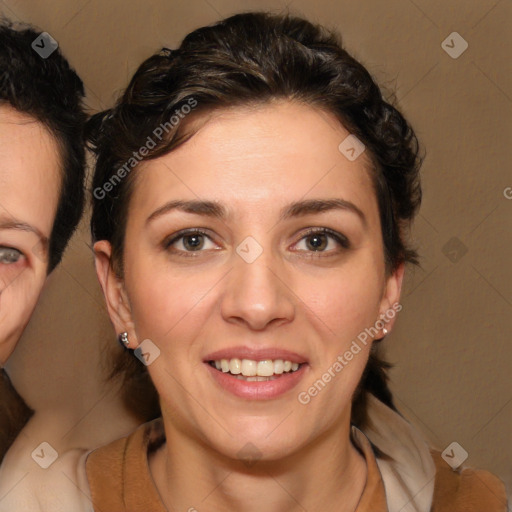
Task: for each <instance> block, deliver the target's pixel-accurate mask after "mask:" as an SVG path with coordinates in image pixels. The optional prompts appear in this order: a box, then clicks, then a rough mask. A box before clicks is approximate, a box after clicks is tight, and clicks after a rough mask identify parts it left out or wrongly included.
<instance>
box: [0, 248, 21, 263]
mask: <svg viewBox="0 0 512 512" xmlns="http://www.w3.org/2000/svg"><path fill="white" fill-rule="evenodd" d="M22 256H23V254H22V253H21V252H20V251H18V250H17V249H14V248H12V247H0V265H12V264H13V263H17V262H18V261H19V260H20V258H21V257H22Z"/></svg>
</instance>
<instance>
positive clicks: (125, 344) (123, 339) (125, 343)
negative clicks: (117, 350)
mask: <svg viewBox="0 0 512 512" xmlns="http://www.w3.org/2000/svg"><path fill="white" fill-rule="evenodd" d="M118 339H119V343H121V345H123V347H126V348H128V347H129V345H130V340H129V339H128V333H127V332H122V333H121V334H120V335H119V338H118Z"/></svg>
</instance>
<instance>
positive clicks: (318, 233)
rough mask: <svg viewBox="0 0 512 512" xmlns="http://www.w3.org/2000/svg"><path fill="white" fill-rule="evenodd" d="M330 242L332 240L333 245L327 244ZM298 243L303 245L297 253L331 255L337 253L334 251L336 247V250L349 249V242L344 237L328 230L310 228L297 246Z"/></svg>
mask: <svg viewBox="0 0 512 512" xmlns="http://www.w3.org/2000/svg"><path fill="white" fill-rule="evenodd" d="M332 240H334V242H335V243H334V244H333V243H329V242H330V241H332ZM300 243H303V247H304V248H302V249H299V251H311V252H328V253H332V252H339V251H336V245H337V246H338V248H339V247H340V246H341V248H343V249H349V248H350V242H349V240H348V238H347V237H346V236H344V235H342V234H341V233H337V232H336V231H333V230H331V229H328V228H310V229H309V230H308V231H307V233H306V234H305V235H304V236H303V237H302V238H301V240H300V242H299V245H300ZM333 245H334V247H333Z"/></svg>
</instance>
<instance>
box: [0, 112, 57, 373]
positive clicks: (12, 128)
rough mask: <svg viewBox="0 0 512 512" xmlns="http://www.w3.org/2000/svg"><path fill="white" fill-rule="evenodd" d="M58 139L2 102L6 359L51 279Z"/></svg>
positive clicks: (0, 245)
mask: <svg viewBox="0 0 512 512" xmlns="http://www.w3.org/2000/svg"><path fill="white" fill-rule="evenodd" d="M60 176H61V171H60V160H59V153H58V148H57V143H56V141H55V140H54V138H53V136H52V135H51V134H50V133H49V132H48V130H47V129H46V128H45V127H44V126H43V125H42V124H41V123H39V122H38V121H36V120H35V119H33V118H32V117H30V116H27V115H26V114H22V113H19V112H17V111H16V110H14V109H12V108H11V107H8V106H5V105H1V106H0V363H2V364H3V363H5V361H6V360H7V358H8V357H9V355H10V354H11V353H12V351H13V350H14V348H15V346H16V342H17V341H18V339H19V338H20V336H21V334H22V332H23V330H24V328H25V327H26V325H27V323H28V321H29V319H30V315H31V313H32V312H33V310H34V307H35V305H36V302H37V299H38V298H39V295H40V293H41V290H42V288H43V285H44V282H45V280H46V277H47V266H48V239H49V237H50V233H51V230H52V227H53V222H54V219H55V214H56V210H57V201H58V194H59V188H60V181H61V178H60Z"/></svg>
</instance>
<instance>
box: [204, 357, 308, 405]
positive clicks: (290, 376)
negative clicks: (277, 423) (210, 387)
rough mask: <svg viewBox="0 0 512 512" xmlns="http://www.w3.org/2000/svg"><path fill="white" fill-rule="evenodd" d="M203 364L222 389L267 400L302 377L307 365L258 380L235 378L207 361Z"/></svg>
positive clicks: (245, 396) (254, 398) (281, 393)
mask: <svg viewBox="0 0 512 512" xmlns="http://www.w3.org/2000/svg"><path fill="white" fill-rule="evenodd" d="M205 365H206V367H207V369H208V371H209V372H210V373H211V375H212V377H213V378H214V379H215V381H216V382H217V383H218V384H219V385H220V386H221V387H222V388H223V389H225V390H226V391H229V392H230V393H232V394H233V395H236V396H239V397H241V398H249V399H250V400H269V399H271V398H277V397H278V396H281V395H283V394H284V393H286V392H287V391H290V390H291V389H292V388H294V387H295V386H296V385H297V384H298V383H299V381H300V380H301V379H302V377H303V376H304V372H305V371H306V366H307V364H302V365H301V366H300V368H299V369H298V370H296V371H294V372H290V373H283V374H281V376H280V377H278V378H277V379H274V380H264V381H259V382H258V381H245V380H241V379H237V378H236V377H235V376H233V375H231V374H230V373H224V372H221V371H219V370H217V369H216V368H214V367H213V366H211V365H210V364H209V363H205Z"/></svg>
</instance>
